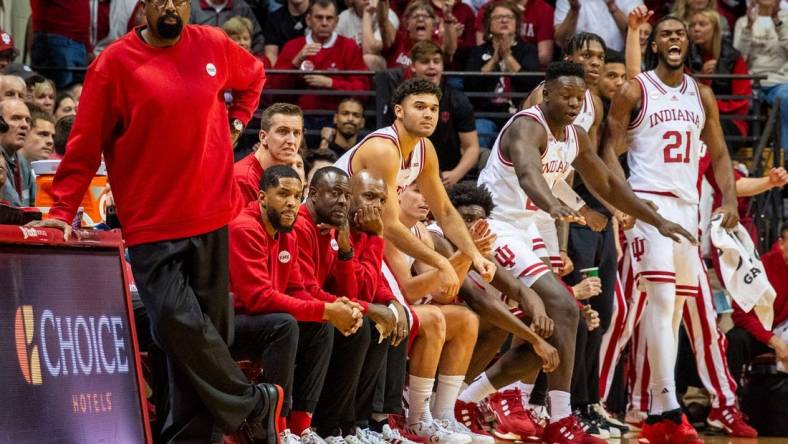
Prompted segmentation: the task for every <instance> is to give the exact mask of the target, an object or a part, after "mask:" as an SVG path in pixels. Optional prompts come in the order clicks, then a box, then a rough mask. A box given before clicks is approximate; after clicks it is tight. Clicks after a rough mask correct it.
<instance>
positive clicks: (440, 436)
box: [407, 420, 471, 444]
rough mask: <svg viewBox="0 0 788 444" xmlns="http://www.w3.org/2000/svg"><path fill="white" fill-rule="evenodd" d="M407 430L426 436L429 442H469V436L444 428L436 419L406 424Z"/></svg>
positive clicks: (440, 443) (437, 443)
mask: <svg viewBox="0 0 788 444" xmlns="http://www.w3.org/2000/svg"><path fill="white" fill-rule="evenodd" d="M407 430H408V432H410V433H412V434H414V435H416V436H420V437H422V438H427V439H428V440H429V443H430V444H470V442H471V437H470V436H468V435H465V434H462V433H455V432H450V431H448V430H446V429H445V428H444V427H443V426H441V425H440V423H439V422H438V421H435V420H432V421H419V422H417V423H415V424H409V425H408V426H407Z"/></svg>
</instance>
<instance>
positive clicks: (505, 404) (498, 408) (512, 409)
mask: <svg viewBox="0 0 788 444" xmlns="http://www.w3.org/2000/svg"><path fill="white" fill-rule="evenodd" d="M487 406H488V407H489V408H490V410H492V411H493V413H494V414H495V420H496V422H497V425H496V426H495V429H494V430H493V434H494V435H495V436H496V437H497V438H499V439H504V440H507V441H523V440H526V439H528V438H529V437H532V436H535V435H536V426H535V425H534V422H533V420H532V419H531V415H529V414H528V412H526V410H525V408H524V407H523V398H522V395H521V394H520V389H517V388H515V389H512V390H504V391H501V392H497V393H494V394H493V395H491V396H490V397H489V398H487Z"/></svg>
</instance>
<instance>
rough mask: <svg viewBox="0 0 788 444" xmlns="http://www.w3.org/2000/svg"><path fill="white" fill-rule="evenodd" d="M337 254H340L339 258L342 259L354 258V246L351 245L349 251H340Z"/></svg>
mask: <svg viewBox="0 0 788 444" xmlns="http://www.w3.org/2000/svg"><path fill="white" fill-rule="evenodd" d="M337 256H339V260H341V261H349V260H351V259H353V248H352V247H351V248H350V249H349V250H348V251H345V252H342V251H340V252H339V254H338V255H337Z"/></svg>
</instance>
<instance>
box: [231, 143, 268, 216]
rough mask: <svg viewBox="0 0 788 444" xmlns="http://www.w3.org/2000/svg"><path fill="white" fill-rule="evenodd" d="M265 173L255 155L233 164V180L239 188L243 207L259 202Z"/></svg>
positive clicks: (252, 154)
mask: <svg viewBox="0 0 788 444" xmlns="http://www.w3.org/2000/svg"><path fill="white" fill-rule="evenodd" d="M264 172H265V171H264V170H263V167H262V166H261V165H260V161H259V160H257V157H255V156H254V153H251V154H249V155H248V156H246V157H244V158H243V159H241V160H239V161H238V162H235V164H233V180H234V181H235V184H236V185H237V186H238V191H239V194H240V197H241V199H242V204H243V205H242V206H243V207H246V204H247V203H249V202H251V201H253V200H257V196H258V195H259V194H260V179H262V178H263V173H264Z"/></svg>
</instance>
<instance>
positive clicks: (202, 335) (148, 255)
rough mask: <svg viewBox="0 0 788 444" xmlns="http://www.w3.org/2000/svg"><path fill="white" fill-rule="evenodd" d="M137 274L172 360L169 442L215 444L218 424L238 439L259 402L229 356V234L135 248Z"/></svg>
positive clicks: (158, 337) (154, 329)
mask: <svg viewBox="0 0 788 444" xmlns="http://www.w3.org/2000/svg"><path fill="white" fill-rule="evenodd" d="M129 257H130V262H131V269H132V272H133V274H134V280H135V281H136V284H137V289H138V291H139V295H140V299H141V300H142V302H143V304H144V305H145V310H146V312H147V314H148V317H149V319H150V325H151V333H152V335H153V338H154V340H155V342H156V344H157V345H158V347H159V348H160V349H162V350H163V351H164V352H165V353H166V355H167V373H168V378H169V396H170V409H169V412H168V415H167V419H166V420H165V421H164V424H163V427H162V439H163V440H164V441H168V442H179V443H181V442H183V443H186V442H188V443H208V442H210V441H211V435H212V432H213V426H214V423H215V424H216V425H217V426H218V427H220V428H221V429H222V430H223V431H225V432H234V431H235V430H237V429H238V427H239V426H240V425H241V423H242V422H243V421H244V419H246V417H247V416H248V415H249V414H250V413H251V412H252V410H253V409H254V408H255V406H256V405H257V404H258V403H259V402H260V394H259V392H258V391H257V390H256V389H255V387H254V386H253V385H252V384H250V383H249V381H248V380H247V379H246V377H245V376H244V374H243V372H241V370H240V369H239V368H238V366H237V365H236V363H235V360H234V359H233V358H232V356H231V355H230V351H229V349H228V347H227V342H226V341H227V340H228V339H229V336H230V334H231V332H232V331H233V327H232V318H233V310H232V306H231V305H230V303H229V297H228V292H227V288H228V283H229V282H228V281H229V274H228V242H227V228H226V227H223V228H221V229H219V230H216V231H213V232H210V233H206V234H202V235H199V236H194V237H189V238H184V239H175V240H168V241H161V242H152V243H148V244H142V245H138V246H135V247H131V248H129Z"/></svg>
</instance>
